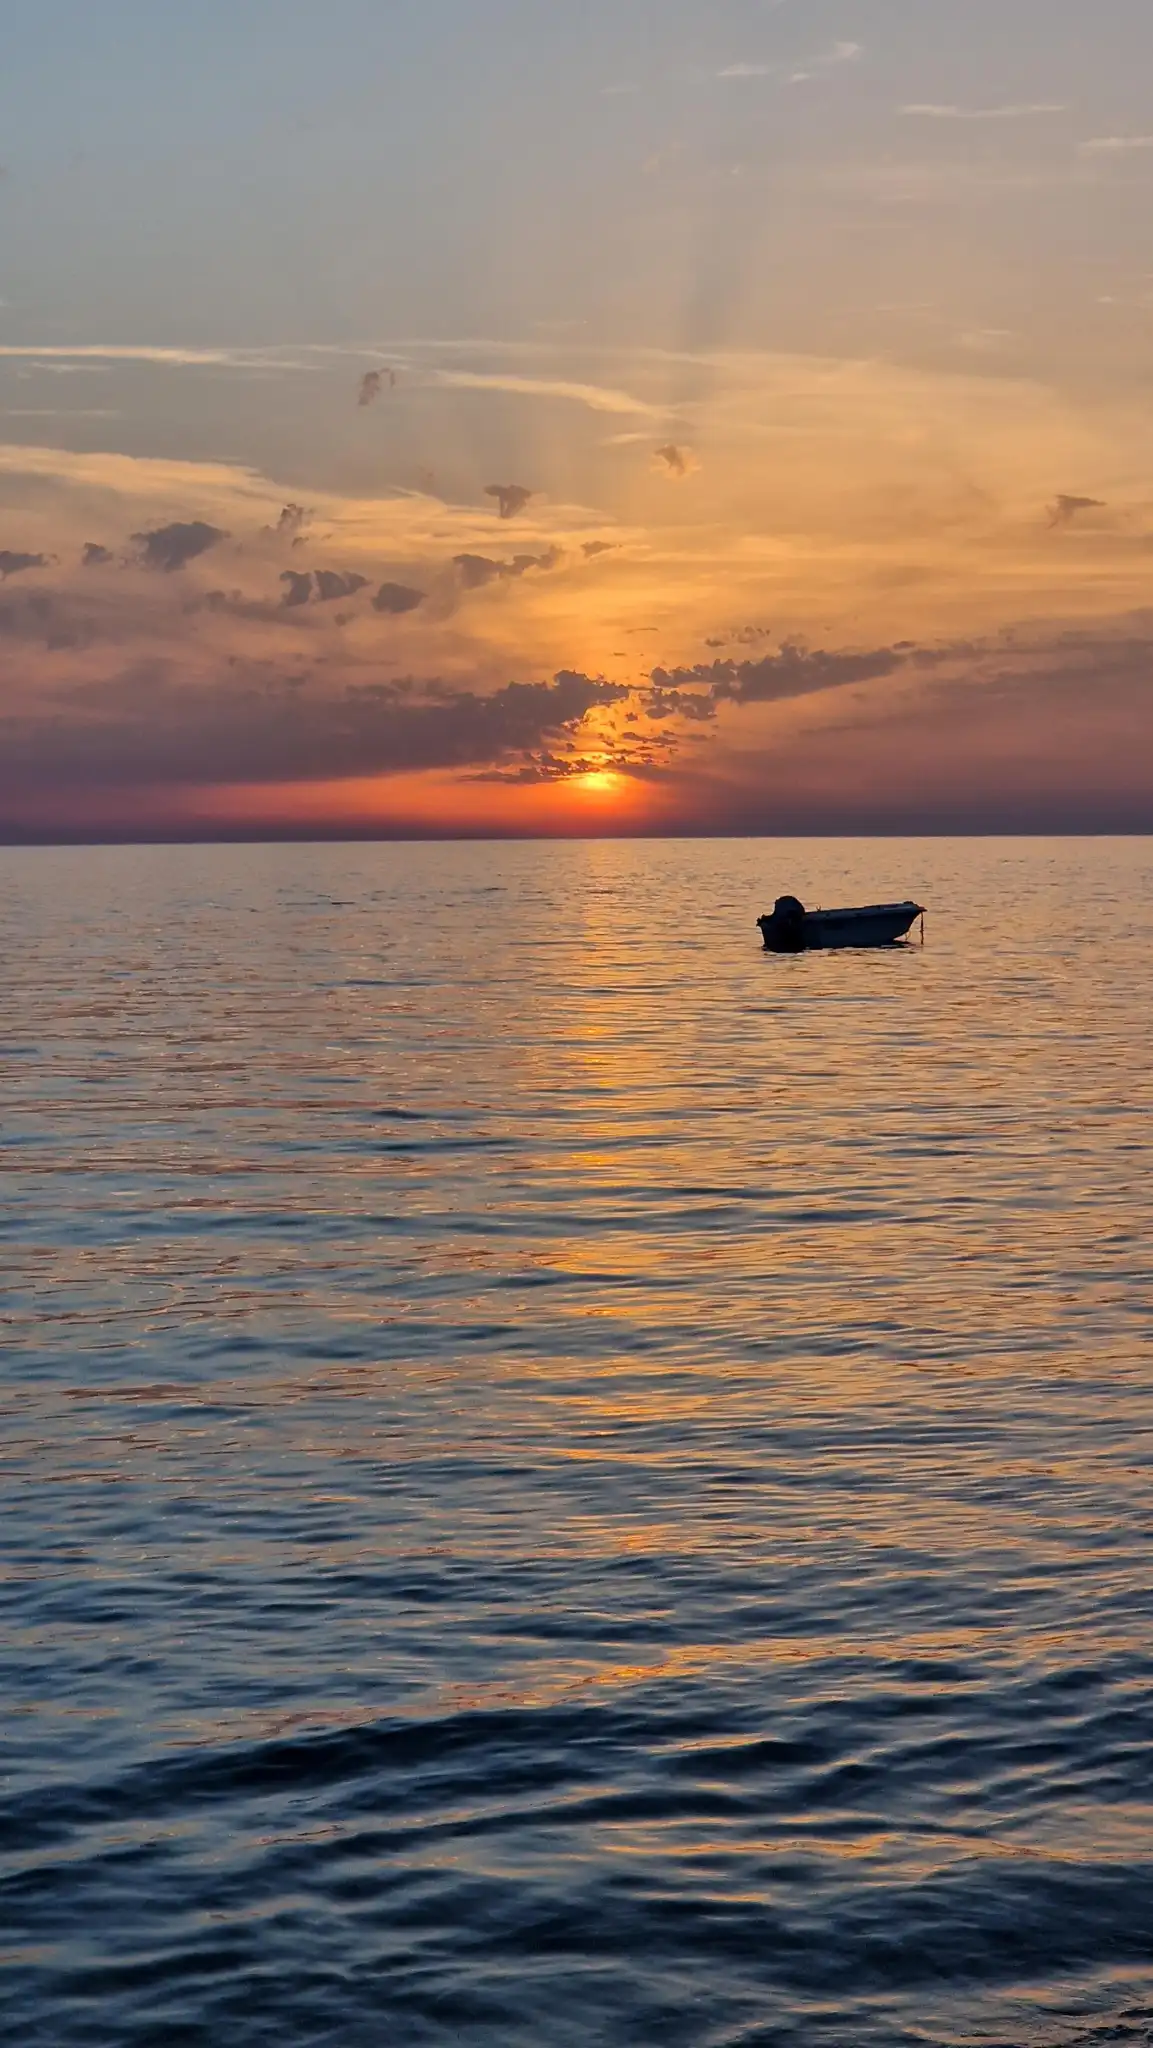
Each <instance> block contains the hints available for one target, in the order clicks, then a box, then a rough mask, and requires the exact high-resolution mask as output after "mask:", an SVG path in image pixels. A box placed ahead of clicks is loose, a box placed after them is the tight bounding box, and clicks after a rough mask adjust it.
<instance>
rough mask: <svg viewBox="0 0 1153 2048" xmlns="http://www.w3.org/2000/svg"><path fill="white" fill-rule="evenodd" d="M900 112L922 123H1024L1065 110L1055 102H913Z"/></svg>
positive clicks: (1061, 112)
mask: <svg viewBox="0 0 1153 2048" xmlns="http://www.w3.org/2000/svg"><path fill="white" fill-rule="evenodd" d="M901 112H902V114H903V115H905V116H906V117H907V118H913V119H917V120H922V121H1026V120H1031V119H1032V118H1033V117H1034V116H1036V115H1040V114H1063V113H1064V112H1065V108H1064V106H1062V105H1060V104H1059V103H1058V102H1057V101H1055V100H1035V101H1022V102H1021V103H1020V104H1011V105H1009V106H1004V107H957V106H952V105H949V104H945V105H943V106H941V105H936V104H934V103H933V102H922V101H914V102H913V104H912V105H911V106H907V107H902V108H901Z"/></svg>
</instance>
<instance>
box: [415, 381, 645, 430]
mask: <svg viewBox="0 0 1153 2048" xmlns="http://www.w3.org/2000/svg"><path fill="white" fill-rule="evenodd" d="M437 383H438V384H440V385H442V386H445V387H448V388H450V389H452V390H456V391H507V392H509V393H510V394H511V395H512V396H514V397H518V398H560V399H568V400H570V401H571V402H572V404H574V405H583V406H587V408H588V410H589V411H590V412H609V413H621V414H625V415H628V414H635V415H636V416H637V417H638V418H640V419H664V418H665V416H666V408H665V407H664V406H660V405H651V404H650V403H649V402H648V400H647V399H644V398H634V396H633V394H632V392H631V391H618V390H615V389H614V388H613V387H612V386H609V385H604V384H581V383H576V382H573V381H572V380H570V379H567V378H561V377H521V376H516V375H514V374H511V373H509V374H504V373H503V372H502V373H490V372H485V371H479V370H441V371H440V373H439V375H438V377H437Z"/></svg>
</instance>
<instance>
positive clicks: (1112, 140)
mask: <svg viewBox="0 0 1153 2048" xmlns="http://www.w3.org/2000/svg"><path fill="white" fill-rule="evenodd" d="M1140 149H1153V135H1094V136H1092V137H1091V138H1090V140H1089V141H1088V142H1083V143H1082V144H1081V154H1082V156H1124V155H1126V154H1127V153H1128V152H1129V151H1130V150H1140Z"/></svg>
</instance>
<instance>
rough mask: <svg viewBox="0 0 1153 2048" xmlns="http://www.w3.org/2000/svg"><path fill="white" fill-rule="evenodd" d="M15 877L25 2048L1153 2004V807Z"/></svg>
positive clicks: (372, 2038)
mask: <svg viewBox="0 0 1153 2048" xmlns="http://www.w3.org/2000/svg"><path fill="white" fill-rule="evenodd" d="M786 887H788V888H794V889H797V890H798V891H799V892H800V893H801V894H802V895H804V896H805V897H806V899H807V900H809V901H810V902H814V903H815V902H819V901H824V902H826V903H827V902H830V901H836V900H838V899H839V900H845V899H848V900H850V901H852V900H854V899H856V900H865V901H868V900H870V899H872V898H876V897H878V896H880V897H884V896H904V895H906V894H908V893H909V892H915V893H917V894H918V895H920V896H921V897H922V898H923V900H925V901H927V902H928V904H929V905H930V916H929V919H928V930H927V943H926V945H925V947H924V949H921V948H918V947H913V948H911V949H908V950H902V951H898V952H893V953H871V954H870V953H863V954H857V955H853V954H832V955H823V956H822V955H816V956H805V957H802V958H776V957H773V956H769V955H765V954H763V953H762V952H761V951H760V950H759V945H758V938H757V934H756V932H755V930H754V928H753V920H754V918H755V916H756V915H757V913H758V912H759V911H760V910H761V909H763V908H765V907H767V905H768V902H769V901H770V900H771V897H772V896H773V895H774V894H775V893H777V892H778V890H780V889H783V888H786ZM0 904H2V909H0V925H2V930H0V940H2V945H3V958H4V960H5V962H6V967H7V974H6V979H7V991H6V995H5V1000H4V1006H3V1019H2V1035H3V1040H4V1059H3V1069H2V1074H3V1087H4V1094H5V1108H4V1117H3V1135H4V1141H5V1152H4V1163H5V1167H6V1190H7V1200H6V1203H5V1207H4V1223H3V1236H4V1244H3V1250H4V1265H5V1270H6V1272H7V1275H8V1282H7V1291H6V1294H5V1316H6V1324H5V1329H4V1336H5V1339H6V1342H5V1346H4V1367H3V1379H2V1397H3V1452H4V1500H3V1518H2V1522H0V1534H2V1538H3V1545H4V1555H5V1570H4V1579H3V1586H2V1593H3V1613H2V1617H0V1626H2V1631H3V1633H2V1637H0V1640H2V1641H3V1643H4V1646H5V1652H6V1657H5V1675H4V1677H3V1679H2V1680H0V1686H2V1688H3V1692H4V1696H5V1699H6V1702H7V1707H6V1713H5V1718H4V1722H3V1728H4V1761H5V1769H6V1774H7V1775H6V1778H5V1783H4V1790H3V1799H2V1806H0V1826H2V1834H0V1851H2V1862H0V1939H2V1940H3V1941H4V1942H5V1943H6V1944H7V1948H6V1955H7V1968H6V1970H5V1972H4V1974H3V1983H2V1989H0V1999H2V2000H3V2001H4V2003H3V2015H4V2024H5V2028H6V2033H5V2038H7V2039H9V2040H12V2041H14V2042H16V2041H18V2042H19V2043H20V2044H21V2048H27V2044H46V2048H79V2044H81V2043H83V2044H85V2048H92V2044H97V2048H144V2044H150V2048H151V2044H156V2043H161V2044H164V2048H181V2044H194V2043H197V2044H198V2043H202V2042H204V2043H208V2042H211V2043H218V2042H227V2043H228V2044H229V2048H257V2044H261V2048H263V2044H275V2048H297V2044H309V2048H311V2044H314V2043H316V2044H319V2043H326V2044H327V2043H331V2044H339V2048H370V2044H371V2048H377V2044H380V2048H384V2044H389V2048H392V2044H402V2048H408V2044H413V2048H426V2044H437V2048H440V2044H450V2043H453V2044H455V2043H465V2044H470V2048H471V2044H476V2048H541V2044H548V2048H570V2044H581V2048H585V2044H598V2048H600V2044H604V2048H637V2044H647V2043H658V2044H660V2048H682V2044H683V2048H729V2044H738V2043H739V2044H743V2048H754V2044H756V2048H769V2044H772V2048H777V2044H781V2048H786V2044H787V2048H808V2044H835V2048H873V2044H885V2048H896V2044H911V2043H926V2042H928V2043H934V2044H961V2043H963V2044H966V2048H969V2044H974V2048H975V2044H981V2048H989V2044H994V2043H997V2044H1013V2048H1018V2044H1029V2048H1033V2044H1067V2043H1090V2042H1091V2043H1097V2042H1117V2041H1122V2042H1125V2041H1128V2042H1134V2041H1136V2042H1148V2041H1149V2040H1150V2039H1153V1810H1151V1794H1153V1768H1151V1765H1150V1753H1151V1749H1150V1745H1151V1743H1153V1693H1151V1690H1150V1680H1151V1677H1153V1668H1151V1667H1153V1627H1151V1623H1153V1586H1151V1580H1153V1570H1151V1566H1150V1547H1149V1546H1150V1534H1151V1530H1150V1520H1151V1516H1150V1504H1151V1501H1153V1483H1151V1482H1153V1471H1151V1438H1150V1425H1151V1422H1153V1398H1151V1387H1153V1367H1151V1352H1150V1343H1149V1338H1150V1314H1151V1308H1153V1261H1151V1259H1150V1252H1149V1245H1150V1224H1151V1222H1153V1122H1151V1117H1150V1111H1151V1109H1153V1079H1151V1074H1150V1063H1149V1057H1148V1050H1147V1037H1148V1008H1147V1006H1148V994H1149V969H1150V960H1151V957H1153V842H1149V841H1144V842H1142V841H1115V842H1111V843H1107V842H1101V841H1097V842H1082V843H1072V842H1059V841H1054V842H1047V843H1042V842H1002V843H993V842H983V843H976V844H971V843H965V844H962V843H945V842H916V843H914V842H905V843H901V842H895V841H894V842H872V843H865V842H862V843H858V844H850V843H830V842H825V843H820V844H813V845H799V844H791V845H785V846H777V847H774V846H768V845H763V844H761V845H758V844H753V843H731V844H705V845H691V844H685V843H665V844H637V845H611V844H593V845H576V846H571V845H570V846H543V847H542V846H520V847H475V846H457V847H448V848H445V847H354V848H343V847H342V848H333V847H329V848H303V847H296V848H291V847H273V848H256V849H235V848H211V849H204V850H191V851H189V850H181V849H160V850H140V849H121V850H101V851H95V852H93V851H84V850H81V851H42V852H8V853H4V854H0Z"/></svg>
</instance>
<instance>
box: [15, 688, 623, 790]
mask: <svg viewBox="0 0 1153 2048" xmlns="http://www.w3.org/2000/svg"><path fill="white" fill-rule="evenodd" d="M628 694H629V693H628V691H627V689H625V688H624V687H623V686H622V685H621V684H618V683H611V682H606V681H605V680H604V678H602V677H592V676H587V675H584V674H582V673H580V672H578V671H575V670H562V671H561V672H559V673H558V674H557V675H556V676H554V678H553V680H552V681H551V682H547V683H546V682H535V683H518V682H513V683H506V684H505V685H504V686H503V687H502V688H501V689H498V690H495V691H494V692H492V693H491V694H490V695H483V694H482V693H480V692H478V691H475V690H469V689H458V688H454V687H451V686H449V685H447V684H445V683H442V682H439V681H437V680H436V679H427V680H423V681H422V680H416V679H409V680H406V681H404V682H397V683H374V684H370V685H367V686H362V687H359V688H352V689H346V690H344V691H342V692H340V693H338V694H326V693H322V692H320V691H317V690H314V689H311V688H308V687H305V686H302V684H301V679H300V678H299V677H288V678H284V679H280V680H277V681H274V682H271V683H268V684H265V685H264V686H262V687H247V688H246V687H241V688H239V689H238V688H237V687H236V686H235V685H232V684H222V683H215V682H214V683H211V684H208V685H205V686H202V687H189V686H173V684H172V683H171V681H170V679H169V676H168V673H167V671H166V669H165V667H164V665H163V664H156V663H150V662H140V663H137V664H136V665H135V666H134V667H133V668H131V669H129V670H127V671H125V672H124V673H123V674H122V675H121V676H119V677H115V678H112V679H110V680H108V681H102V682H99V683H93V684H89V685H87V686H85V687H84V688H82V689H78V690H72V691H70V692H69V705H70V709H71V711H72V712H73V714H74V715H73V716H72V717H71V718H70V719H68V720H64V719H62V718H61V717H60V716H59V713H58V708H57V705H56V704H55V703H53V704H50V705H49V706H47V707H46V708H44V709H43V710H42V711H40V712H39V713H38V714H37V715H35V716H32V717H24V718H20V719H9V720H8V721H7V722H6V727H7V729H6V730H3V728H0V730H3V739H4V744H3V746H2V747H0V794H6V795H7V796H8V797H9V799H18V800H19V799H23V798H24V797H25V796H26V795H27V794H28V793H30V792H34V791H36V790H40V791H45V792H48V791H56V792H59V793H63V792H67V791H69V790H72V791H86V792H96V791H99V790H100V789H101V788H103V789H106V790H116V791H117V792H122V791H124V790H127V789H132V788H137V789H150V790H157V789H161V788H173V787H185V788H188V787H195V786H198V785H207V786H214V785H215V786H218V785H220V784H222V783H224V784H227V783H251V784H265V785H268V784H275V783H278V782H286V781H287V782H292V781H297V782H299V781H328V780H330V779H334V778H340V777H346V776H361V775H365V774H368V775H388V774H400V773H404V772H408V771H412V770H422V769H437V768H439V769H460V768H480V767H488V766H493V765H498V764H499V763H501V762H502V761H506V760H509V759H510V758H512V757H514V756H516V755H518V754H523V753H525V752H528V751H530V750H533V749H536V748H539V747H541V746H544V745H548V744H549V743H552V742H556V741H560V740H564V739H567V738H571V737H572V735H573V734H575V733H576V732H577V731H578V730H579V728H580V726H581V725H582V723H583V722H584V720H585V718H586V717H587V716H588V714H589V712H590V711H594V710H597V709H600V708H603V707H608V706H611V705H615V704H618V703H620V702H622V701H623V700H624V699H625V698H627V696H628ZM77 714H78V715H77Z"/></svg>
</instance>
